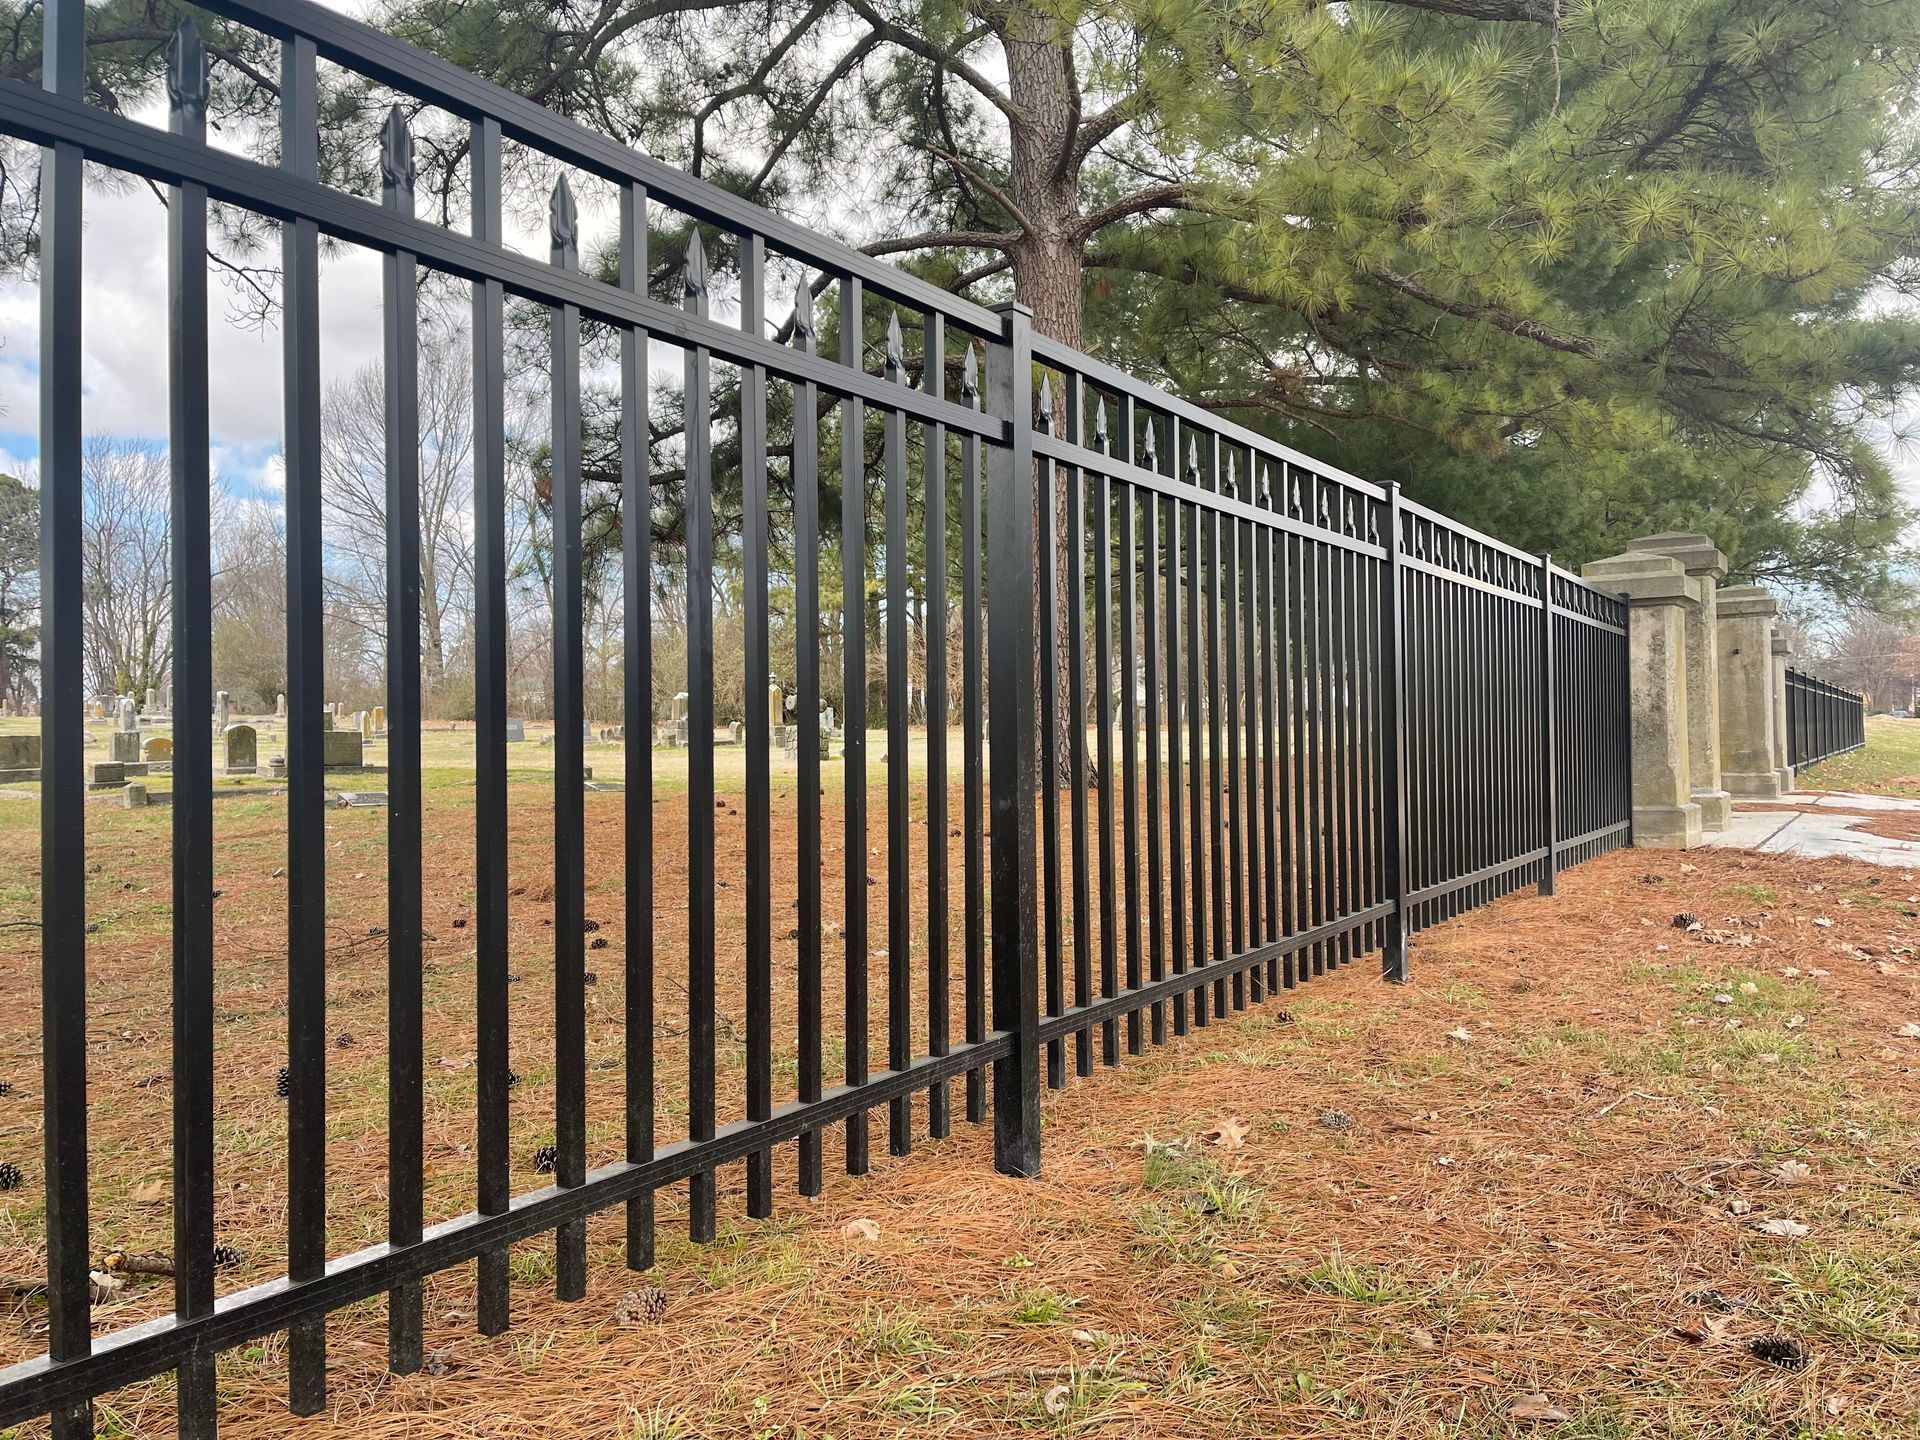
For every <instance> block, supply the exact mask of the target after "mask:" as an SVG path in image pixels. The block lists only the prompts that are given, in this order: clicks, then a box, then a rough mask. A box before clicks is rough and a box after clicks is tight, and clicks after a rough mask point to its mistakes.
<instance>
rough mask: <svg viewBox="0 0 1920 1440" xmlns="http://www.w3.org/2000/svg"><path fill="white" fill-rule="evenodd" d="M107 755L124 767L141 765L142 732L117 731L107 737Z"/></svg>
mask: <svg viewBox="0 0 1920 1440" xmlns="http://www.w3.org/2000/svg"><path fill="white" fill-rule="evenodd" d="M107 754H108V756H109V757H110V758H111V759H114V760H118V761H119V762H120V763H121V764H123V765H137V764H139V763H140V732H139V731H138V730H116V731H114V732H113V733H112V734H111V735H109V736H108V737H107Z"/></svg>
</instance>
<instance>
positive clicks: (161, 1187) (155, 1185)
mask: <svg viewBox="0 0 1920 1440" xmlns="http://www.w3.org/2000/svg"><path fill="white" fill-rule="evenodd" d="M172 1193H173V1192H172V1191H171V1190H170V1189H169V1188H168V1187H167V1182H166V1181H164V1180H149V1181H147V1183H146V1184H144V1185H136V1186H134V1187H133V1203H134V1204H136V1205H157V1204H159V1203H160V1202H161V1201H162V1200H165V1199H166V1198H167V1197H168V1196H170V1195H171V1194H172Z"/></svg>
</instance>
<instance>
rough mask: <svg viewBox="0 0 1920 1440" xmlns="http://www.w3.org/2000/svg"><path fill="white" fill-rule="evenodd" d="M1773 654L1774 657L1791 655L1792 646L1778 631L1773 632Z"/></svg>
mask: <svg viewBox="0 0 1920 1440" xmlns="http://www.w3.org/2000/svg"><path fill="white" fill-rule="evenodd" d="M1773 653H1774V654H1776V655H1791V654H1793V646H1792V645H1790V644H1788V643H1787V637H1786V636H1784V635H1782V634H1781V633H1780V632H1779V631H1778V630H1775V631H1774V632H1773Z"/></svg>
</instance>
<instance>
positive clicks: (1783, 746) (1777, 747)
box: [1772, 630, 1793, 795]
mask: <svg viewBox="0 0 1920 1440" xmlns="http://www.w3.org/2000/svg"><path fill="white" fill-rule="evenodd" d="M1792 660H1793V646H1791V645H1789V644H1788V643H1787V637H1786V636H1784V635H1782V634H1781V633H1780V632H1779V631H1778V630H1775V631H1774V632H1773V687H1772V688H1773V768H1774V771H1775V773H1777V774H1778V775H1779V776H1780V793H1781V794H1782V795H1786V794H1790V793H1791V792H1792V790H1793V761H1792V759H1791V758H1790V757H1791V756H1792V754H1793V751H1792V750H1790V749H1789V748H1788V740H1789V736H1788V735H1787V666H1788V664H1789V663H1790V662H1791V661H1792Z"/></svg>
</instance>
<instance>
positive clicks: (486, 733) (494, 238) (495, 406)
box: [469, 119, 513, 1335]
mask: <svg viewBox="0 0 1920 1440" xmlns="http://www.w3.org/2000/svg"><path fill="white" fill-rule="evenodd" d="M500 148H501V147H500V125H499V122H498V121H496V120H492V119H481V120H476V121H475V122H474V123H473V126H472V130H471V138H470V143H469V152H470V157H471V158H470V162H469V163H470V172H471V177H472V191H473V199H472V211H473V238H474V239H475V240H478V241H480V242H482V243H484V244H489V245H502V244H503V243H504V239H505V229H504V226H503V224H502V219H501V174H500ZM505 306H506V292H505V290H504V289H503V287H502V286H501V284H500V282H499V281H497V280H481V281H476V282H475V284H474V287H473V413H474V421H473V490H474V500H473V508H474V557H473V558H474V572H475V596H474V602H475V603H474V672H475V673H474V751H475V754H474V827H475V838H474V902H475V907H476V909H475V915H474V920H475V931H476V933H475V941H476V945H475V954H474V990H475V1018H476V1022H477V1030H476V1041H477V1044H476V1046H475V1050H476V1056H477V1065H478V1071H479V1073H478V1091H477V1096H476V1100H475V1111H476V1113H475V1117H474V1120H475V1131H476V1136H475V1138H476V1144H475V1150H476V1152H477V1158H478V1171H479V1203H478V1206H477V1208H478V1210H479V1212H480V1213H481V1214H482V1215H502V1214H505V1213H506V1210H507V1207H508V1206H509V1204H511V1203H512V1199H513V1191H512V1187H511V1185H510V1182H509V1179H508V1156H507V1143H508V1129H507V1103H508V1102H507V1073H508V1068H509V1067H508V1063H507V1059H508V1057H507V1040H508V1033H507V1020H508V1007H507V887H508V884H509V878H508V871H507V830H508V824H509V816H508V809H507V565H508V563H509V561H508V557H507V520H506V505H507V499H506V496H507V454H506V452H507V425H506V337H505V323H506V322H505ZM478 1272H479V1277H478V1278H479V1305H478V1312H479V1313H478V1316H477V1320H478V1324H479V1328H480V1332H481V1333H482V1334H483V1335H498V1334H500V1333H501V1332H502V1331H504V1330H505V1329H506V1328H507V1299H508V1295H507V1252H506V1250H505V1248H504V1247H503V1248H501V1249H498V1250H483V1251H481V1252H480V1257H479V1261H478Z"/></svg>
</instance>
